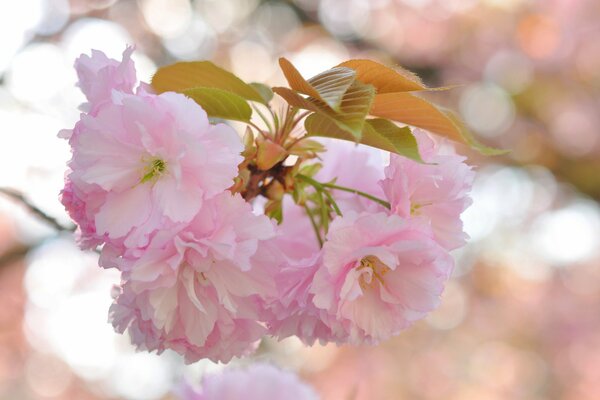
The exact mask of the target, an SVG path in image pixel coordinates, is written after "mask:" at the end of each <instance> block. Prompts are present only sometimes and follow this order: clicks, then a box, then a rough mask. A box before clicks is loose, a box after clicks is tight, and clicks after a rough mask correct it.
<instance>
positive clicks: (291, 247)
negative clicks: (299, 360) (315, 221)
mask: <svg viewBox="0 0 600 400" xmlns="http://www.w3.org/2000/svg"><path fill="white" fill-rule="evenodd" d="M283 215H284V218H283V222H282V223H281V224H280V225H278V226H277V235H276V237H275V238H273V239H271V240H270V245H271V246H272V247H274V251H278V252H279V256H278V257H279V259H280V261H279V264H280V265H279V266H277V271H276V273H275V274H274V275H275V279H276V286H277V296H276V297H275V298H274V299H272V300H271V301H270V304H269V309H270V310H271V312H272V315H271V316H270V318H269V320H268V323H267V326H268V327H269V333H270V334H271V335H273V336H275V337H276V338H278V339H280V340H281V339H284V338H286V337H290V336H297V337H298V338H299V339H300V340H301V341H302V342H304V343H305V344H307V345H312V344H314V343H315V341H317V340H318V341H320V342H321V343H323V344H324V343H326V342H329V341H339V340H341V338H337V337H335V334H334V332H332V330H331V329H330V328H329V327H328V325H327V324H326V322H325V321H323V318H327V316H328V315H327V313H326V312H324V311H323V310H319V309H317V308H316V307H315V306H314V304H312V297H313V295H312V294H311V293H309V288H310V285H311V283H312V280H313V277H314V274H315V272H316V271H317V269H318V267H319V265H320V264H321V262H322V257H321V248H320V246H319V242H318V241H317V238H316V236H315V232H314V230H313V228H312V226H311V224H310V221H309V219H308V217H307V215H306V213H305V211H304V209H303V208H302V207H300V206H298V205H296V204H294V203H293V201H292V199H291V198H290V197H285V198H284V201H283Z"/></svg>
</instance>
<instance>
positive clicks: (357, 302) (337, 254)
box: [310, 212, 453, 344]
mask: <svg viewBox="0 0 600 400" xmlns="http://www.w3.org/2000/svg"><path fill="white" fill-rule="evenodd" d="M452 268H453V260H452V258H451V257H450V255H449V254H448V252H447V251H446V250H445V249H444V248H442V247H441V246H439V245H438V244H437V243H436V242H435V240H433V238H432V233H431V230H430V229H429V228H428V227H427V226H426V225H424V224H421V223H419V221H416V220H404V219H402V218H401V217H399V216H397V215H388V214H387V213H385V212H381V213H376V214H371V213H361V214H357V213H348V214H345V215H344V216H343V217H340V218H336V219H335V220H334V221H333V223H332V224H331V226H330V227H329V233H328V235H327V241H326V242H325V245H324V246H323V264H322V267H321V268H319V270H318V271H317V272H316V274H315V278H314V281H313V284H312V287H311V289H310V290H311V292H312V293H313V294H314V299H313V302H314V304H315V306H317V307H318V308H320V309H323V310H326V311H327V312H328V313H330V314H331V315H332V316H333V317H334V318H335V320H336V323H337V324H338V326H335V325H332V327H334V328H335V329H339V327H340V326H341V327H342V328H343V329H345V330H347V332H348V334H349V340H348V341H349V342H350V343H354V344H360V343H364V342H366V343H377V342H379V341H381V340H385V339H388V338H390V337H391V336H393V335H396V334H398V333H399V332H400V331H401V330H403V329H405V328H407V327H408V326H409V325H411V324H412V323H413V322H414V321H416V320H418V319H420V318H423V317H424V316H425V315H426V314H427V313H428V312H430V311H432V310H433V309H435V308H436V307H437V305H438V303H439V296H440V294H441V293H442V290H443V287H444V283H445V282H446V280H447V279H448V277H449V275H450V273H451V271H452Z"/></svg>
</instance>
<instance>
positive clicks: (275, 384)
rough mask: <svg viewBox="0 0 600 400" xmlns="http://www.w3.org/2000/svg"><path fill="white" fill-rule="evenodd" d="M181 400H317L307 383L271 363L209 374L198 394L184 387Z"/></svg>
mask: <svg viewBox="0 0 600 400" xmlns="http://www.w3.org/2000/svg"><path fill="white" fill-rule="evenodd" d="M179 397H180V398H181V400H267V399H268V400H317V399H318V398H319V397H318V396H317V394H316V393H315V392H314V390H313V389H312V388H311V387H310V386H308V385H307V384H306V383H304V382H302V381H300V379H298V377H297V376H296V375H294V374H293V373H291V372H288V371H283V370H280V369H279V368H276V367H274V366H272V365H270V364H252V365H250V366H248V367H247V368H245V369H234V368H230V369H226V370H225V371H223V372H218V373H212V374H209V375H206V376H205V377H204V379H203V380H202V386H201V388H200V390H199V391H196V390H194V389H192V388H191V387H189V386H188V387H185V388H184V389H183V390H181V391H180V396H179Z"/></svg>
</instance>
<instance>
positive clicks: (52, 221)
mask: <svg viewBox="0 0 600 400" xmlns="http://www.w3.org/2000/svg"><path fill="white" fill-rule="evenodd" d="M0 193H2V194H4V195H5V196H7V197H10V198H11V199H13V200H15V201H17V202H18V203H21V205H23V206H24V207H25V208H27V209H28V210H29V211H31V212H32V213H33V214H35V215H36V216H38V217H39V218H40V219H41V220H42V221H45V222H46V223H47V224H48V225H50V226H52V227H53V228H54V229H56V230H57V231H59V232H63V231H64V232H73V231H74V230H75V227H74V226H64V225H62V224H61V223H60V222H58V221H57V220H56V218H54V217H51V216H50V215H48V214H46V213H45V212H44V211H42V210H41V209H39V208H38V207H37V206H35V205H34V204H33V203H31V202H30V201H29V200H27V199H26V198H25V196H23V194H22V193H19V192H17V191H16V190H12V189H7V188H1V187H0Z"/></svg>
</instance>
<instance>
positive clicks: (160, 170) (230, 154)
mask: <svg viewBox="0 0 600 400" xmlns="http://www.w3.org/2000/svg"><path fill="white" fill-rule="evenodd" d="M113 94H114V95H115V96H114V99H113V100H114V102H113V103H108V104H105V105H104V106H103V107H102V108H101V109H100V110H99V111H98V114H97V115H95V116H92V115H85V114H84V115H82V119H81V121H79V122H78V124H77V126H76V127H75V133H76V134H73V135H72V136H71V138H70V144H71V146H72V151H73V158H72V159H71V161H70V163H69V167H70V169H71V172H70V173H69V175H68V176H67V185H70V186H71V187H73V188H74V190H75V191H77V196H78V199H79V200H80V201H82V202H83V203H85V204H84V205H81V204H78V207H84V208H85V212H78V213H79V214H81V215H85V216H86V218H87V219H88V220H86V221H83V220H81V221H82V222H85V223H86V224H88V225H91V224H92V222H91V216H93V225H94V228H89V229H86V230H88V231H90V232H92V231H95V234H96V236H98V237H106V238H108V239H109V240H111V241H114V240H117V239H120V240H124V241H125V245H126V246H128V247H136V246H144V245H146V244H147V241H148V237H149V235H150V234H152V233H153V232H154V231H156V230H157V229H159V228H165V227H168V226H169V225H173V224H177V223H186V222H189V221H190V220H191V219H192V218H194V216H195V215H196V214H197V213H198V211H199V210H200V207H202V204H203V201H205V200H206V199H209V198H211V197H214V196H215V195H217V194H219V193H221V192H223V191H224V190H225V189H227V188H228V187H229V186H231V184H232V183H233V178H234V177H235V176H236V175H237V165H238V164H239V163H240V162H241V161H242V157H241V155H240V152H241V151H242V149H243V146H242V143H241V140H240V138H239V136H238V135H237V134H236V132H235V131H234V130H233V129H232V128H230V127H229V126H227V125H224V124H218V125H211V124H209V121H208V118H207V116H206V113H205V112H204V110H202V108H201V107H200V106H198V105H197V104H196V103H195V102H194V101H193V100H191V99H189V98H187V97H185V96H184V95H181V94H176V93H163V94H161V95H158V96H157V95H127V94H118V95H117V94H116V92H115V93H113ZM70 205H72V203H69V202H67V203H65V206H67V207H69V206H70ZM72 214H75V213H72ZM76 222H77V223H79V222H80V221H79V220H76Z"/></svg>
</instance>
